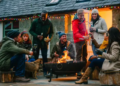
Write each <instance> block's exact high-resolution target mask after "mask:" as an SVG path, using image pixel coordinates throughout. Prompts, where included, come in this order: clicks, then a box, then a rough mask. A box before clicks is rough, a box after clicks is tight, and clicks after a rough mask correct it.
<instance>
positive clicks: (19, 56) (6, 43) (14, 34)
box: [0, 30, 33, 82]
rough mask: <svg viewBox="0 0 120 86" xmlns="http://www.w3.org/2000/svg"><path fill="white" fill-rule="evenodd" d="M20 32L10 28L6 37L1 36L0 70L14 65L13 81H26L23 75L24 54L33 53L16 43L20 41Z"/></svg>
mask: <svg viewBox="0 0 120 86" xmlns="http://www.w3.org/2000/svg"><path fill="white" fill-rule="evenodd" d="M20 40H21V34H20V33H19V32H18V31H13V30H11V31H10V32H8V33H7V37H5V38H3V40H2V42H1V43H2V45H1V49H0V71H9V70H10V69H11V68H13V67H14V71H15V81H19V82H28V81H30V79H26V78H25V77H24V76H25V54H29V55H33V52H32V51H28V50H26V49H23V48H19V47H18V46H17V45H16V43H17V42H20Z"/></svg>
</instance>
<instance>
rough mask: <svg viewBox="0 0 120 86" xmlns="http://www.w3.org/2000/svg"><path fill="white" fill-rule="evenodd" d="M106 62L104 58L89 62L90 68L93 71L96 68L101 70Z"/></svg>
mask: <svg viewBox="0 0 120 86" xmlns="http://www.w3.org/2000/svg"><path fill="white" fill-rule="evenodd" d="M104 60H105V59H103V58H96V59H93V60H89V61H91V63H90V65H89V67H90V68H92V70H94V69H95V66H98V67H99V68H100V69H101V67H102V64H103V62H104Z"/></svg>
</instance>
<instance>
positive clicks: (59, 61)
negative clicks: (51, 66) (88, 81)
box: [57, 51, 73, 63]
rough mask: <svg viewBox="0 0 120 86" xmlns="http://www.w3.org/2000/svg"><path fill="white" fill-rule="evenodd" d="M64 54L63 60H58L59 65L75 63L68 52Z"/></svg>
mask: <svg viewBox="0 0 120 86" xmlns="http://www.w3.org/2000/svg"><path fill="white" fill-rule="evenodd" d="M63 53H64V55H63V56H62V58H60V59H58V62H57V63H66V62H67V61H73V59H71V58H70V56H68V51H64V52H63Z"/></svg>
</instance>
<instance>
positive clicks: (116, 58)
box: [101, 42, 120, 71]
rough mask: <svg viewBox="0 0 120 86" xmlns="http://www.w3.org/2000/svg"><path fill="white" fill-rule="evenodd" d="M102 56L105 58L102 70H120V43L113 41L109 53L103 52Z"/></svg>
mask: <svg viewBox="0 0 120 86" xmlns="http://www.w3.org/2000/svg"><path fill="white" fill-rule="evenodd" d="M101 58H105V60H104V62H103V65H102V71H120V45H119V44H118V42H113V43H112V45H111V48H110V52H109V53H103V54H102V57H101Z"/></svg>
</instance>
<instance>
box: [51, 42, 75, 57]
mask: <svg viewBox="0 0 120 86" xmlns="http://www.w3.org/2000/svg"><path fill="white" fill-rule="evenodd" d="M66 48H67V50H68V52H69V54H68V55H69V56H70V57H71V58H72V59H74V57H75V51H74V48H73V45H72V43H71V42H70V41H67V46H66ZM55 52H56V53H57V54H58V55H59V56H60V57H61V56H62V54H63V52H62V49H61V47H60V45H59V42H57V43H56V44H55V45H54V47H53V49H52V52H51V57H52V58H54V53H55Z"/></svg>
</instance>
